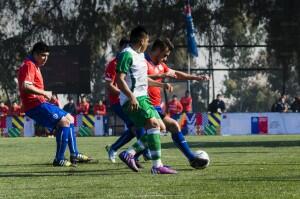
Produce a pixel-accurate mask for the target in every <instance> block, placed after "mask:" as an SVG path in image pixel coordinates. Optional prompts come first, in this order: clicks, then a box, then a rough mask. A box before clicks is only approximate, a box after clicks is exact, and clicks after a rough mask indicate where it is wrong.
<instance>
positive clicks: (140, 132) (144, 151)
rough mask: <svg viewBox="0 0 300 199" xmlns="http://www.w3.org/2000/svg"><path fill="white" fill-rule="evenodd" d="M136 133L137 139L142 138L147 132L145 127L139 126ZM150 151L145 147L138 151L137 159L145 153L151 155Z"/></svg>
mask: <svg viewBox="0 0 300 199" xmlns="http://www.w3.org/2000/svg"><path fill="white" fill-rule="evenodd" d="M135 134H136V138H137V139H140V138H141V137H142V136H143V135H144V134H145V129H144V128H139V129H137V130H136V131H135ZM148 153H150V151H149V150H148V148H145V149H144V150H142V151H140V152H138V153H136V154H135V156H134V158H135V159H136V160H138V158H139V157H140V156H141V155H142V154H144V155H145V156H147V157H149V156H150V155H149V154H148Z"/></svg>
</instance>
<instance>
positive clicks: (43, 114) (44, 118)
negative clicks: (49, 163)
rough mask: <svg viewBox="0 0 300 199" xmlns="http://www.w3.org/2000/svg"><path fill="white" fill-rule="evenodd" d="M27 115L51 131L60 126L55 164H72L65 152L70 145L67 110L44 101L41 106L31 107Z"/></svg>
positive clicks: (57, 134) (57, 133)
mask: <svg viewBox="0 0 300 199" xmlns="http://www.w3.org/2000/svg"><path fill="white" fill-rule="evenodd" d="M26 115H27V116H29V117H30V118H32V119H33V120H35V121H36V123H38V124H39V125H42V126H44V127H46V128H48V130H49V131H50V132H52V131H53V129H54V128H55V127H56V126H58V127H59V128H58V129H57V132H56V154H55V159H54V161H53V166H72V164H71V162H69V161H68V160H66V159H65V157H64V153H65V151H66V148H67V145H68V137H69V133H70V130H69V122H68V121H67V120H66V119H62V118H64V116H65V115H66V114H65V112H63V111H60V109H59V108H58V107H57V106H54V105H53V104H49V103H42V104H40V105H39V106H37V107H35V108H33V109H30V110H29V111H27V112H26Z"/></svg>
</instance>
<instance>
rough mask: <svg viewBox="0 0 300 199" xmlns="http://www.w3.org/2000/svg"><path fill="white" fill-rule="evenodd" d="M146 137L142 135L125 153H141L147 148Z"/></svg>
mask: <svg viewBox="0 0 300 199" xmlns="http://www.w3.org/2000/svg"><path fill="white" fill-rule="evenodd" d="M147 140H148V135H147V134H144V135H143V136H142V137H140V139H138V141H137V142H136V143H134V144H133V145H132V146H131V147H129V148H128V150H127V152H128V153H130V154H132V155H136V154H138V153H140V152H142V151H143V150H144V149H145V148H146V147H147Z"/></svg>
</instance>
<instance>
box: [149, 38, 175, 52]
mask: <svg viewBox="0 0 300 199" xmlns="http://www.w3.org/2000/svg"><path fill="white" fill-rule="evenodd" d="M167 48H168V49H169V50H170V51H172V50H173V49H174V45H173V44H172V42H171V41H170V40H169V39H168V38H166V39H164V40H162V39H156V40H155V41H154V43H153V44H152V47H151V51H155V50H156V49H160V50H161V51H163V50H165V49H167Z"/></svg>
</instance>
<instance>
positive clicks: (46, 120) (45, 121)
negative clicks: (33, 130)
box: [26, 102, 68, 132]
mask: <svg viewBox="0 0 300 199" xmlns="http://www.w3.org/2000/svg"><path fill="white" fill-rule="evenodd" d="M67 114H68V113H67V112H65V111H64V110H62V109H60V108H59V107H58V106H55V105H53V104H50V103H48V102H45V103H42V104H40V105H38V106H36V107H34V108H32V109H30V110H29V111H26V115H27V116H29V117H30V118H31V119H33V120H34V121H35V122H36V123H38V124H39V125H42V126H43V127H46V128H47V129H48V130H49V131H50V132H52V131H53V129H54V128H55V127H56V125H57V123H58V122H59V121H60V120H61V118H62V117H63V116H66V115H67Z"/></svg>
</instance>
